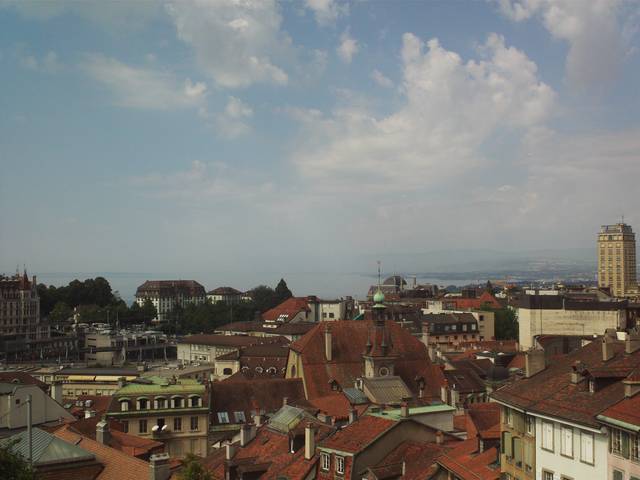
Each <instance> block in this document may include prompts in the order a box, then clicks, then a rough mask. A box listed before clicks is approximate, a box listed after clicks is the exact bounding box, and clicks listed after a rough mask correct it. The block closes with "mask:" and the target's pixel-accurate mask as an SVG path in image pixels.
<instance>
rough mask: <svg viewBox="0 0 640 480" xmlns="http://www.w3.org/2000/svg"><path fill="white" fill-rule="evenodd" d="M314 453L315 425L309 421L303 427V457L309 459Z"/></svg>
mask: <svg viewBox="0 0 640 480" xmlns="http://www.w3.org/2000/svg"><path fill="white" fill-rule="evenodd" d="M315 453H316V426H315V425H314V424H313V423H311V422H309V423H307V426H306V427H304V458H305V460H311V459H312V458H313V456H314V455H315Z"/></svg>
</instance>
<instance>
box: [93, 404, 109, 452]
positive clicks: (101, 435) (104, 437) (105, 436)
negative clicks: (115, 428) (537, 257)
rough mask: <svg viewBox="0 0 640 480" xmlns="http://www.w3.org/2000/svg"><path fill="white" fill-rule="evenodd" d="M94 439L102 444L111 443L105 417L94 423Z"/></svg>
mask: <svg viewBox="0 0 640 480" xmlns="http://www.w3.org/2000/svg"><path fill="white" fill-rule="evenodd" d="M94 413H95V412H94ZM96 441H97V442H99V443H101V444H103V445H109V443H111V432H110V431H109V424H108V423H107V421H106V420H105V419H102V420H100V421H99V422H98V423H97V425H96Z"/></svg>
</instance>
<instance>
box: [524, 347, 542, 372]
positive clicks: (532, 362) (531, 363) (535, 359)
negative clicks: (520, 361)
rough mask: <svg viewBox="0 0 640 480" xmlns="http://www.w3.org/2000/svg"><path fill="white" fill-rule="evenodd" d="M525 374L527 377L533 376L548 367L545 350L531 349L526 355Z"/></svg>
mask: <svg viewBox="0 0 640 480" xmlns="http://www.w3.org/2000/svg"><path fill="white" fill-rule="evenodd" d="M524 365H525V367H524V368H525V375H526V377H527V378H530V377H533V376H534V375H535V374H536V373H540V372H541V371H543V370H544V369H545V368H546V361H545V357H544V350H529V351H528V352H526V353H525V355H524Z"/></svg>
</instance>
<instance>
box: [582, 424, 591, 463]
mask: <svg viewBox="0 0 640 480" xmlns="http://www.w3.org/2000/svg"><path fill="white" fill-rule="evenodd" d="M580 460H582V461H583V462H585V463H590V464H593V434H592V433H587V432H581V433H580Z"/></svg>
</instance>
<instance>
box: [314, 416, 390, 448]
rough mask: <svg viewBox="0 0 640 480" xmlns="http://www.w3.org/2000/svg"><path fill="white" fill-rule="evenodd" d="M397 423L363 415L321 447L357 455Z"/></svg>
mask: <svg viewBox="0 0 640 480" xmlns="http://www.w3.org/2000/svg"><path fill="white" fill-rule="evenodd" d="M395 425H397V422H395V421H393V420H389V419H386V418H381V417H378V416H374V415H363V416H362V417H360V418H359V419H358V420H357V421H355V422H353V423H350V424H349V425H347V426H346V427H344V428H343V429H341V430H338V431H337V432H336V433H334V434H333V435H332V436H331V437H329V438H328V439H327V440H325V441H324V442H322V443H321V444H320V445H319V446H320V447H321V448H328V449H332V450H338V451H340V452H346V453H357V452H359V451H360V450H362V449H364V447H366V446H367V445H369V444H370V443H371V442H373V441H374V440H375V439H377V438H378V437H379V436H380V435H382V434H383V433H384V432H386V431H387V430H389V429H391V428H392V427H394V426H395Z"/></svg>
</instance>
